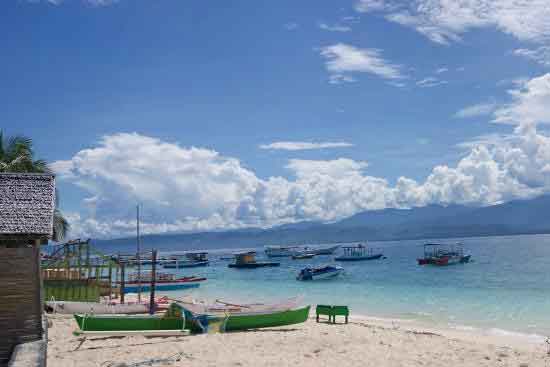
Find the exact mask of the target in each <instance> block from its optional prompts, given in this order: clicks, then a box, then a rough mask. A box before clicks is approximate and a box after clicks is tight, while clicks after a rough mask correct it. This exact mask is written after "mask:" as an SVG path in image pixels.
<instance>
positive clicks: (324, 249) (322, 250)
mask: <svg viewBox="0 0 550 367" xmlns="http://www.w3.org/2000/svg"><path fill="white" fill-rule="evenodd" d="M339 248H340V245H334V246H319V247H308V246H306V247H303V248H302V250H303V251H305V252H307V253H309V254H314V255H332V254H333V253H334V251H336V250H338V249H339Z"/></svg>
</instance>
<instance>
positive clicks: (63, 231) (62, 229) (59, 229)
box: [52, 208, 71, 242]
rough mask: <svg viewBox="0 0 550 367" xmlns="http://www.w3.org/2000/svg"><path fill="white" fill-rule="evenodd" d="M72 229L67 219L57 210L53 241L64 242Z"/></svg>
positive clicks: (54, 220) (54, 214)
mask: <svg viewBox="0 0 550 367" xmlns="http://www.w3.org/2000/svg"><path fill="white" fill-rule="evenodd" d="M70 229H71V225H70V224H69V222H68V221H67V219H65V217H64V216H63V214H62V213H61V211H60V210H59V209H57V208H56V209H55V210H54V213H53V237H52V239H53V240H54V241H57V242H61V241H63V239H64V238H65V237H66V236H67V233H68V232H69V230H70Z"/></svg>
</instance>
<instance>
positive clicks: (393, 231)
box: [94, 195, 550, 251]
mask: <svg viewBox="0 0 550 367" xmlns="http://www.w3.org/2000/svg"><path fill="white" fill-rule="evenodd" d="M536 233H550V195H543V196H539V197H537V198H534V199H529V200H515V201H510V202H507V203H503V204H498V205H493V206H486V207H468V206H462V205H449V206H441V205H428V206H425V207H418V208H411V209H383V210H371V211H365V212H361V213H358V214H355V215H353V216H351V217H348V218H345V219H343V220H340V221H338V222H333V223H321V222H299V223H293V224H285V225H281V226H277V227H272V228H269V229H261V228H247V229H239V230H230V231H216V232H200V233H182V234H159V235H145V236H142V238H141V239H142V244H143V248H157V249H159V250H187V249H211V248H250V247H258V246H264V245H272V244H306V243H331V242H355V241H364V240H401V239H428V238H450V237H475V236H496V235H514V234H536ZM135 243H136V240H135V238H121V239H114V240H94V244H95V245H96V246H98V247H100V248H102V247H108V248H109V249H110V250H111V251H112V249H113V248H116V249H117V250H118V251H135Z"/></svg>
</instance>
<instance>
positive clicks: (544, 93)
mask: <svg viewBox="0 0 550 367" xmlns="http://www.w3.org/2000/svg"><path fill="white" fill-rule="evenodd" d="M518 85H519V87H517V88H515V89H511V90H509V91H508V93H509V94H510V96H511V98H512V102H510V103H508V104H506V105H505V106H502V107H499V108H498V109H496V110H495V113H494V120H493V121H494V122H500V123H508V124H513V125H517V124H523V123H527V124H533V123H539V124H540V123H544V124H548V123H550V73H547V74H544V75H542V76H539V77H536V78H533V79H530V80H522V81H518Z"/></svg>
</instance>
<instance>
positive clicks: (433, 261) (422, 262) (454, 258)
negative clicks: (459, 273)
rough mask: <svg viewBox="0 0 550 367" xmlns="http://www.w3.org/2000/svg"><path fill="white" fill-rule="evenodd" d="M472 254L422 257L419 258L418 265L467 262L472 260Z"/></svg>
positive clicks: (446, 264)
mask: <svg viewBox="0 0 550 367" xmlns="http://www.w3.org/2000/svg"><path fill="white" fill-rule="evenodd" d="M470 257H471V255H466V256H443V257H439V258H420V259H417V261H418V265H436V266H448V265H456V264H465V263H468V262H470Z"/></svg>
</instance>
